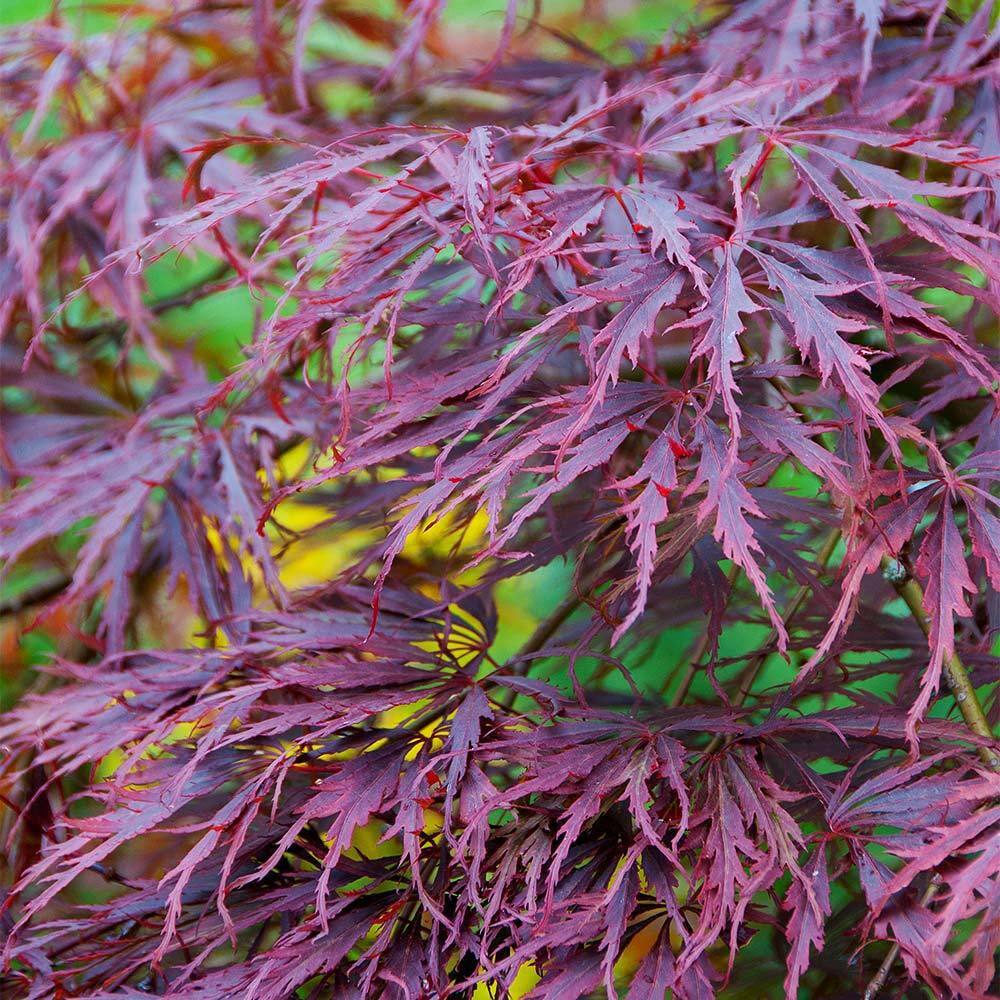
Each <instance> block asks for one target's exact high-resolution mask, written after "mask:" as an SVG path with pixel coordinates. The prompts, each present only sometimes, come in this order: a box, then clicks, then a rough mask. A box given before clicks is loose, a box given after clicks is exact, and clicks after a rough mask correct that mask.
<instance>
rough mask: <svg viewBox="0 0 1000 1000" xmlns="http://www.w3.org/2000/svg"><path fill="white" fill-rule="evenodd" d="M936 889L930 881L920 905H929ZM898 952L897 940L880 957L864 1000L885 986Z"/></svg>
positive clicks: (936, 886)
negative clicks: (880, 960)
mask: <svg viewBox="0 0 1000 1000" xmlns="http://www.w3.org/2000/svg"><path fill="white" fill-rule="evenodd" d="M937 891H938V882H937V881H936V880H935V881H932V882H931V884H930V885H929V886H927V889H926V891H925V892H924V894H923V896H922V897H921V899H920V905H921V906H924V907H926V906H929V905H930V903H931V901H932V900H933V899H934V896H935V895H936V894H937ZM898 954H899V942H898V941H897V942H893V945H892V947H891V948H890V949H889V950H888V951H887V952H886V956H885V958H883V959H882V964H881V965H880V966H879V967H878V970H877V971H876V973H875V975H874V976H872V980H871V982H870V983H869V984H868V987H867V989H865V995H864V1000H874V998H875V997H876V996H877V995H878V992H879V990H881V989H882V987H883V986H885V981H886V980H887V979H888V978H889V972H890V971H891V970H892V965H893V963H894V962H895V961H896V956H897V955H898Z"/></svg>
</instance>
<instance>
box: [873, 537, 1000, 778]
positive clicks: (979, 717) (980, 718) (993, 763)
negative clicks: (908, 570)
mask: <svg viewBox="0 0 1000 1000" xmlns="http://www.w3.org/2000/svg"><path fill="white" fill-rule="evenodd" d="M894 564H895V561H894V560H893V559H892V558H891V557H890V556H883V558H882V570H883V574H884V575H885V576H886V578H887V579H888V580H890V582H891V583H892V585H893V587H894V588H895V590H896V593H897V594H899V596H900V597H901V598H902V599H903V601H904V602H905V603H906V606H907V607H908V608H909V609H910V614H911V615H913V618H914V620H915V621H916V623H917V625H919V626H920V631H921V632H923V633H924V635H925V636H929V635H930V632H931V624H930V621H929V619H928V618H927V612H926V611H925V610H924V592H923V590H922V588H921V586H920V584H919V583H918V582H917V581H916V580H914V579H913V577H911V576H907V577H906V578H905V579H902V580H896V579H894V576H895V574H894V573H893V572H892V570H894V568H895V565H894ZM944 676H945V680H946V681H947V683H948V687H950V688H951V691H952V694H954V696H955V703H956V704H957V705H958V710H959V711H960V712H961V713H962V718H963V719H964V720H965V724H966V726H968V728H969V730H970V731H971V732H972V733H974V734H975V735H976V736H980V737H982V738H983V739H985V740H989V741H995V740H996V736H995V734H994V732H993V730H992V728H991V727H990V723H989V720H988V719H987V718H986V713H985V712H984V711H983V706H982V704H981V703H980V701H979V696H978V695H977V694H976V689H975V687H974V686H973V684H972V680H971V678H970V677H969V672H968V671H967V670H966V669H965V664H963V663H962V661H961V659H959V656H958V653H952V654H951V656H950V657H948V658H947V659H946V660H945V661H944ZM977 753H978V754H979V757H980V759H981V760H982V762H983V763H984V764H985V765H986V766H987V767H990V768H992V769H993V770H995V771H1000V757H998V756H997V754H996V751H995V750H994V749H993V748H992V747H989V746H980V747H978V748H977Z"/></svg>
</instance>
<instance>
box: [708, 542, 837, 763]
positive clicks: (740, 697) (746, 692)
mask: <svg viewBox="0 0 1000 1000" xmlns="http://www.w3.org/2000/svg"><path fill="white" fill-rule="evenodd" d="M839 541H840V529H839V528H835V529H834V530H833V531H831V532H830V534H829V536H828V537H827V539H826V541H825V542H824V543H823V547H822V548H821V549H820V550H819V553H818V554H817V556H816V561H815V563H814V565H815V566H816V568H817V569H819V570H823V569H825V568H826V567H827V565H828V564H829V562H830V560H831V559H832V558H833V553H834V552H835V551H836V549H837V543H838V542H839ZM812 591H813V588H812V587H811V586H810V585H809V584H808V583H803V584H802V586H800V587H799V589H798V590H796V591H795V594H794V595H793V596H792V599H791V601H789V602H788V608H787V609H786V610H785V614H784V616H783V618H782V621H783V623H784V625H785V628H788V627H789V626H790V625H791V624H792V620H793V619H794V618H795V616H796V615H797V614H798V613H799V612H800V611H801V610H802V606H803V605H804V604H805V602H806V600H807V599H808V597H809V595H810V594H811V593H812ZM777 638H778V630H777V629H775V628H772V629H771V631H770V632H768V634H767V638H766V639H765V640H764V642H763V644H762V647H764V648H766V647H769V646H770V645H771V643H772V642H774V640H775V639H777ZM764 648H762V649H760V650H758V652H757V654H756V655H755V656H754V658H753V659H752V660H751V661H750V662H749V663H748V664H747V666H746V669H745V670H744V671H743V673H742V674H740V679H739V690H738V691H737V692H736V697H735V698H734V699H733V704H734V705H736V706H737V707H738V706H740V705H743V704H744V703H745V702H746V700H747V698H749V697H750V691H751V690H752V688H753V684H754V681H755V680H756V679H757V675H758V674H759V673H760V670H761V667H763V666H764V662H765V661H766V660H767V657H768V655H769V654H768V653H766V652H764ZM721 743H722V737H721V735H720V734H718V733H716V734H715V736H713V737H712V740H711V742H710V743H709V744H708V746H707V747H706V748H705V753H706V754H711V753H715V751H716V750H717V749H718V748H719V745H720V744H721Z"/></svg>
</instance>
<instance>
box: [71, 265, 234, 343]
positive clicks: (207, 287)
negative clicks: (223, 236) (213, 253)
mask: <svg viewBox="0 0 1000 1000" xmlns="http://www.w3.org/2000/svg"><path fill="white" fill-rule="evenodd" d="M231 270H232V266H231V265H230V264H229V263H228V262H226V261H222V262H221V263H219V264H217V265H216V266H215V267H214V268H213V269H212V270H211V271H210V272H209V273H208V274H207V275H205V277H204V278H201V279H200V280H199V281H196V282H195V283H194V284H193V285H191V286H190V287H188V288H185V289H184V290H183V291H180V292H176V293H174V294H173V295H167V296H164V298H162V299H157V301H155V302H151V303H149V305H147V306H146V308H147V309H148V310H149V311H150V312H151V313H152V314H153V315H154V316H160V315H162V314H163V313H165V312H170V310H171V309H184V308H187V307H188V306H193V305H194V304H195V303H196V302H199V301H201V299H204V298H207V297H208V296H209V295H214V294H215V293H216V292H217V291H220V290H221V289H219V288H216V287H213V286H215V285H217V284H218V282H219V281H221V280H222V279H223V278H224V277H225V276H226V275H227V274H228V273H229V272H230V271H231ZM127 330H128V320H124V319H113V320H106V321H105V322H103V323H94V324H92V325H91V326H78V327H74V328H71V329H70V331H69V332H70V333H71V334H72V336H73V337H74V338H75V339H77V340H84V341H90V340H96V339H97V338H99V337H116V338H117V337H121V336H124V334H125V332H126V331H127Z"/></svg>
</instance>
